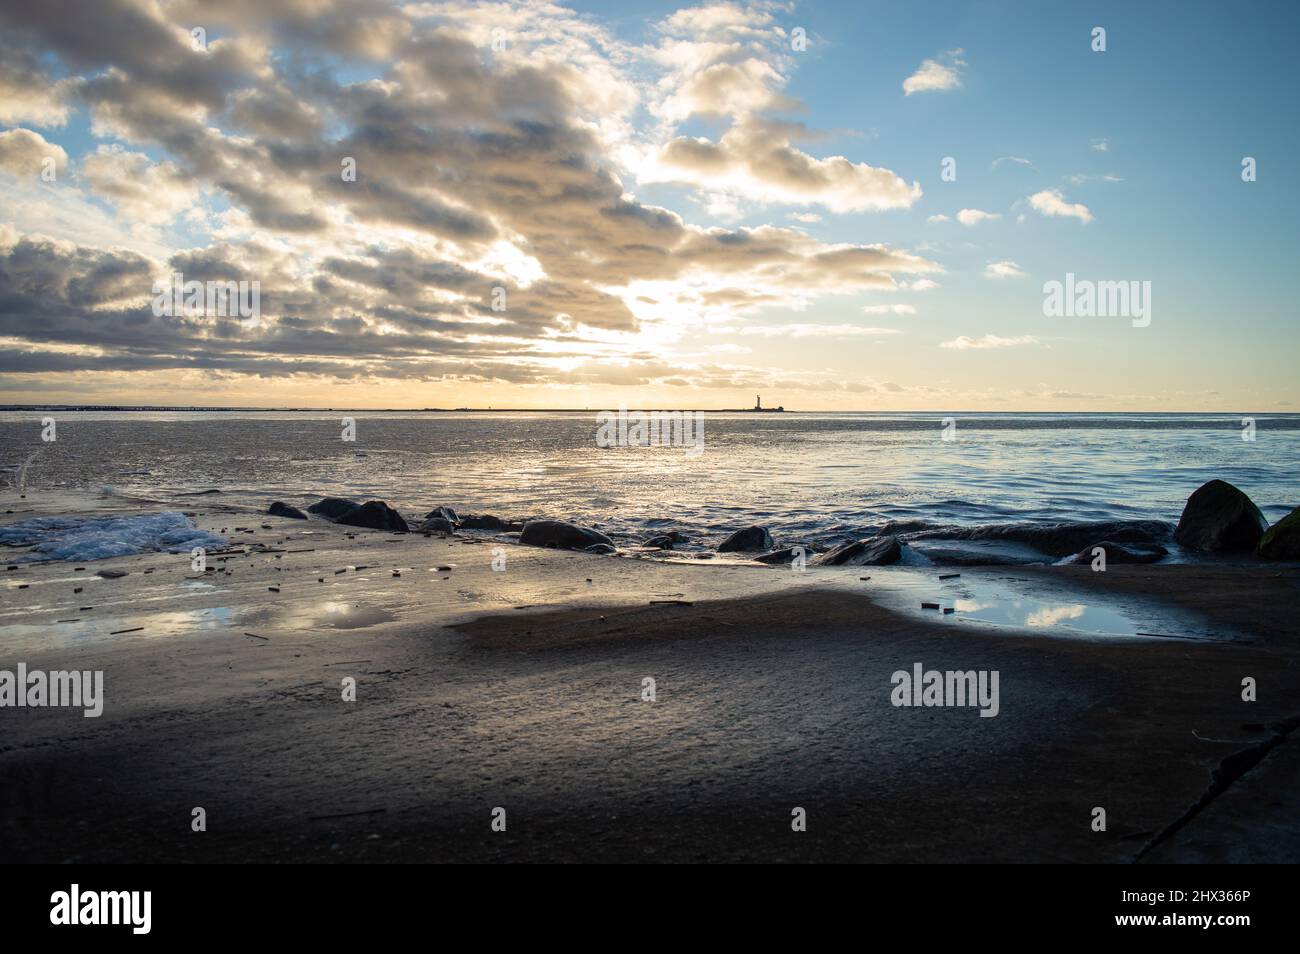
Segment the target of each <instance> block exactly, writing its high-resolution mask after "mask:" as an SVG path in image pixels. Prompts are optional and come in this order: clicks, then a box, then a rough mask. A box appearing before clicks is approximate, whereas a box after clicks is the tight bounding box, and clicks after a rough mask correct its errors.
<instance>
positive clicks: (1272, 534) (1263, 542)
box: [1259, 507, 1300, 560]
mask: <svg viewBox="0 0 1300 954" xmlns="http://www.w3.org/2000/svg"><path fill="white" fill-rule="evenodd" d="M1259 555H1260V556H1262V557H1263V558H1264V559H1265V560H1300V507H1296V508H1295V509H1294V510H1292V511H1291V512H1290V513H1289V514H1287V515H1286V516H1285V517H1283V518H1282V519H1281V520H1279V521H1278V522H1277V523H1275V524H1273V526H1271V527H1269V528H1268V531H1267V532H1266V533H1265V534H1264V536H1263V537H1261V538H1260V541H1259Z"/></svg>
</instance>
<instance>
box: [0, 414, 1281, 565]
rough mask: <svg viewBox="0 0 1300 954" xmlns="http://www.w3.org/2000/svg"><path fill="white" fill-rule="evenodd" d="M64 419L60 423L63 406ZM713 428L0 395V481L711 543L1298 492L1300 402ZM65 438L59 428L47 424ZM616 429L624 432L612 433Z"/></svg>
mask: <svg viewBox="0 0 1300 954" xmlns="http://www.w3.org/2000/svg"><path fill="white" fill-rule="evenodd" d="M51 421H52V422H53V428H52V429H51V427H50V426H49V425H50V422H51ZM697 423H698V424H699V425H700V426H702V440H701V441H700V442H699V445H698V447H697V448H689V447H681V446H617V445H616V446H601V444H602V442H601V441H600V440H599V432H600V426H601V422H600V420H598V417H597V413H596V412H595V411H591V412H578V411H564V412H507V411H500V412H474V411H465V412H453V411H433V412H399V411H322V410H312V411H246V410H222V411H213V410H194V411H189V410H187V411H155V410H136V411H106V410H76V411H73V410H58V409H56V410H48V409H47V410H29V409H24V410H7V411H3V412H0V482H2V481H8V483H10V484H11V485H17V484H19V483H21V484H22V485H23V487H24V490H25V492H26V493H27V494H28V499H29V500H31V501H39V494H40V491H41V490H42V489H51V490H54V489H58V490H68V489H83V490H88V491H93V492H96V493H105V494H116V495H123V496H139V497H148V498H151V499H154V500H158V501H162V502H164V503H166V502H169V501H176V502H177V507H178V508H179V507H181V506H182V505H184V506H186V507H192V506H193V505H194V501H193V499H192V498H193V495H195V494H198V493H201V492H203V491H209V490H218V491H220V492H221V494H222V499H223V500H230V501H233V502H236V503H240V504H247V505H250V506H255V507H259V508H261V507H265V506H266V505H268V504H269V503H270V502H271V501H274V500H282V501H285V502H286V503H290V504H293V505H296V506H303V505H305V504H308V503H311V502H314V501H315V500H317V499H319V498H320V497H322V496H327V495H329V496H341V497H350V498H353V499H356V500H369V499H378V500H384V501H386V502H388V503H389V504H390V505H392V506H394V507H396V508H397V509H399V510H400V511H402V512H403V514H405V515H406V516H407V517H408V519H412V518H419V517H421V516H423V514H425V513H426V512H427V511H429V510H432V509H433V508H434V507H437V506H449V507H452V508H454V509H456V510H457V511H458V512H461V513H479V514H494V515H497V516H502V517H507V518H528V517H545V518H551V519H560V520H569V521H574V522H577V523H581V524H584V525H587V526H592V527H595V528H597V529H600V530H602V531H604V532H605V533H607V534H609V535H610V536H611V537H612V538H614V539H615V541H616V542H618V543H620V544H624V543H631V542H635V541H637V540H640V539H642V538H644V537H646V536H647V535H650V534H652V533H655V532H660V531H663V530H667V529H678V530H681V531H682V532H683V533H685V534H686V535H687V536H689V537H692V538H693V539H694V540H695V541H696V544H697V545H698V546H702V547H703V546H716V544H717V542H718V541H720V540H721V539H722V538H723V537H725V536H726V534H728V533H729V532H731V531H732V530H735V529H737V528H740V527H744V526H749V525H754V524H757V525H762V526H765V527H767V528H768V529H769V530H770V531H771V533H772V535H773V536H774V537H775V538H776V540H777V542H778V543H780V542H782V541H785V542H794V541H798V542H808V543H813V544H821V545H830V544H831V543H834V542H837V541H840V540H843V539H846V538H856V537H860V536H865V535H870V534H871V533H873V532H875V531H877V530H879V529H881V528H882V527H891V526H892V527H905V528H909V529H918V528H926V527H960V528H980V527H994V526H1003V527H1005V526H1007V525H1019V524H1024V525H1041V524H1047V523H1072V522H1088V521H1132V520H1157V521H1165V522H1168V523H1169V524H1170V525H1171V526H1172V525H1173V524H1174V523H1175V522H1176V521H1177V520H1178V517H1179V514H1180V512H1181V510H1182V507H1183V504H1184V502H1185V501H1186V499H1187V497H1188V495H1189V494H1191V493H1192V491H1194V490H1195V489H1196V488H1197V487H1198V486H1200V485H1201V484H1202V483H1204V482H1205V481H1207V480H1211V479H1214V478H1218V479H1221V480H1226V481H1228V482H1230V483H1232V484H1234V485H1236V486H1237V487H1239V488H1240V489H1241V490H1243V491H1245V492H1246V493H1247V494H1248V495H1249V496H1250V497H1251V498H1252V499H1253V500H1254V501H1255V503H1256V504H1257V505H1258V506H1259V507H1260V509H1261V510H1262V511H1263V513H1264V514H1265V515H1266V516H1267V517H1268V518H1269V520H1270V521H1275V520H1277V519H1278V518H1280V517H1282V516H1285V515H1286V514H1287V513H1288V512H1290V510H1291V509H1292V508H1294V507H1295V506H1296V505H1297V504H1300V415H1295V414H1278V413H1263V412H1242V413H1215V414H1205V413H1196V414H1172V413H1171V414H1153V413H1131V414H1112V413H1091V414H1090V413H1076V414H1066V413H992V412H990V413H979V412H929V411H927V412H923V413H873V412H863V413H848V412H845V413H800V412H793V411H787V412H785V413H753V412H737V413H731V412H705V413H703V414H702V415H701V416H700V418H699V421H698V422H697ZM50 438H53V439H50ZM603 443H606V444H608V443H609V442H608V441H605V442H603Z"/></svg>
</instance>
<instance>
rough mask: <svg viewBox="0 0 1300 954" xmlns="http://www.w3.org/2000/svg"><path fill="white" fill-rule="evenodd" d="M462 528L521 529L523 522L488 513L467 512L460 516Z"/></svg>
mask: <svg viewBox="0 0 1300 954" xmlns="http://www.w3.org/2000/svg"><path fill="white" fill-rule="evenodd" d="M460 528H461V529H462V530H510V529H512V528H513V529H515V530H521V529H523V524H513V523H511V522H510V521H508V520H502V519H501V518H500V517H494V516H492V515H491V514H488V513H482V514H466V515H465V516H463V517H461V518H460Z"/></svg>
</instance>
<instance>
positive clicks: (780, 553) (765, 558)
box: [754, 546, 814, 563]
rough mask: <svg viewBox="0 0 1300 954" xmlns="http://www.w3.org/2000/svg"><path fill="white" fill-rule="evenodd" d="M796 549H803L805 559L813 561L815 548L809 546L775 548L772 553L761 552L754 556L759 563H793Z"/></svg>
mask: <svg viewBox="0 0 1300 954" xmlns="http://www.w3.org/2000/svg"><path fill="white" fill-rule="evenodd" d="M796 550H802V551H803V556H804V559H805V560H808V561H809V562H812V559H813V557H814V554H813V549H812V547H809V546H798V547H785V548H784V549H781V550H773V551H771V552H770V553H760V554H759V555H758V556H756V557H754V559H755V560H757V561H758V562H759V563H793V562H794V559H795V556H796V555H797V554H796V553H795V551H796Z"/></svg>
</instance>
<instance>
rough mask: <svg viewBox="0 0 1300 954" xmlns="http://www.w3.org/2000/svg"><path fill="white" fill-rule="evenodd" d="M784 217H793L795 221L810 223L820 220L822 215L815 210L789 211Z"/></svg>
mask: <svg viewBox="0 0 1300 954" xmlns="http://www.w3.org/2000/svg"><path fill="white" fill-rule="evenodd" d="M786 218H788V219H793V220H794V221H796V222H805V223H808V224H810V225H811V224H812V223H814V222H820V221H821V220H822V217H821V216H820V215H818V214H817V213H816V212H790V213H788V214H787V215H786Z"/></svg>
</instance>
